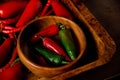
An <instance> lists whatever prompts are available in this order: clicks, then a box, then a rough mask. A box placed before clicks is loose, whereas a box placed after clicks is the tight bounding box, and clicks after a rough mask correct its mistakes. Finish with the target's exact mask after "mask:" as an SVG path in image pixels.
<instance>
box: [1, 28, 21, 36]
mask: <svg viewBox="0 0 120 80" xmlns="http://www.w3.org/2000/svg"><path fill="white" fill-rule="evenodd" d="M21 29H22V27H20V28H14V29H8V30H2V32H3V33H4V34H10V33H15V32H19V31H20V30H21Z"/></svg>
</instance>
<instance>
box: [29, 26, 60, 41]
mask: <svg viewBox="0 0 120 80" xmlns="http://www.w3.org/2000/svg"><path fill="white" fill-rule="evenodd" d="M58 32H59V27H58V26H57V25H56V24H52V25H50V26H48V27H46V28H44V29H42V30H41V31H40V32H38V33H36V34H35V35H34V36H33V37H32V39H31V41H32V42H35V41H37V40H40V38H39V36H43V37H45V36H54V35H56V34H58Z"/></svg>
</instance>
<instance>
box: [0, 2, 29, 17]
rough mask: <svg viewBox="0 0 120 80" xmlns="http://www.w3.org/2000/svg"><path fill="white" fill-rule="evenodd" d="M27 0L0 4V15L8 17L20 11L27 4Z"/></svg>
mask: <svg viewBox="0 0 120 80" xmlns="http://www.w3.org/2000/svg"><path fill="white" fill-rule="evenodd" d="M27 3H28V2H27V1H8V2H5V3H3V4H1V6H0V17H1V18H9V17H12V16H14V15H16V14H19V13H21V12H22V11H23V10H24V8H25V7H26V5H27Z"/></svg>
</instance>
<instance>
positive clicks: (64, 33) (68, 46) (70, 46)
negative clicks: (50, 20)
mask: <svg viewBox="0 0 120 80" xmlns="http://www.w3.org/2000/svg"><path fill="white" fill-rule="evenodd" d="M58 25H59V27H60V31H59V34H58V35H59V38H60V40H61V43H62V45H63V46H64V48H65V50H66V52H67V54H68V55H69V57H70V58H71V59H72V60H75V58H76V49H75V44H74V41H73V38H72V34H71V31H70V29H67V28H66V26H65V25H63V24H61V23H59V24H58Z"/></svg>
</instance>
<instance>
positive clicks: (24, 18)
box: [16, 0, 42, 27]
mask: <svg viewBox="0 0 120 80" xmlns="http://www.w3.org/2000/svg"><path fill="white" fill-rule="evenodd" d="M41 8H42V3H41V2H40V0H30V1H29V3H28V4H27V6H26V8H25V10H24V12H23V14H22V15H21V17H20V19H19V20H18V22H17V24H16V27H23V26H24V25H25V24H27V23H28V22H29V21H30V20H32V19H34V18H35V16H36V15H37V13H38V11H40V10H41Z"/></svg>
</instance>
